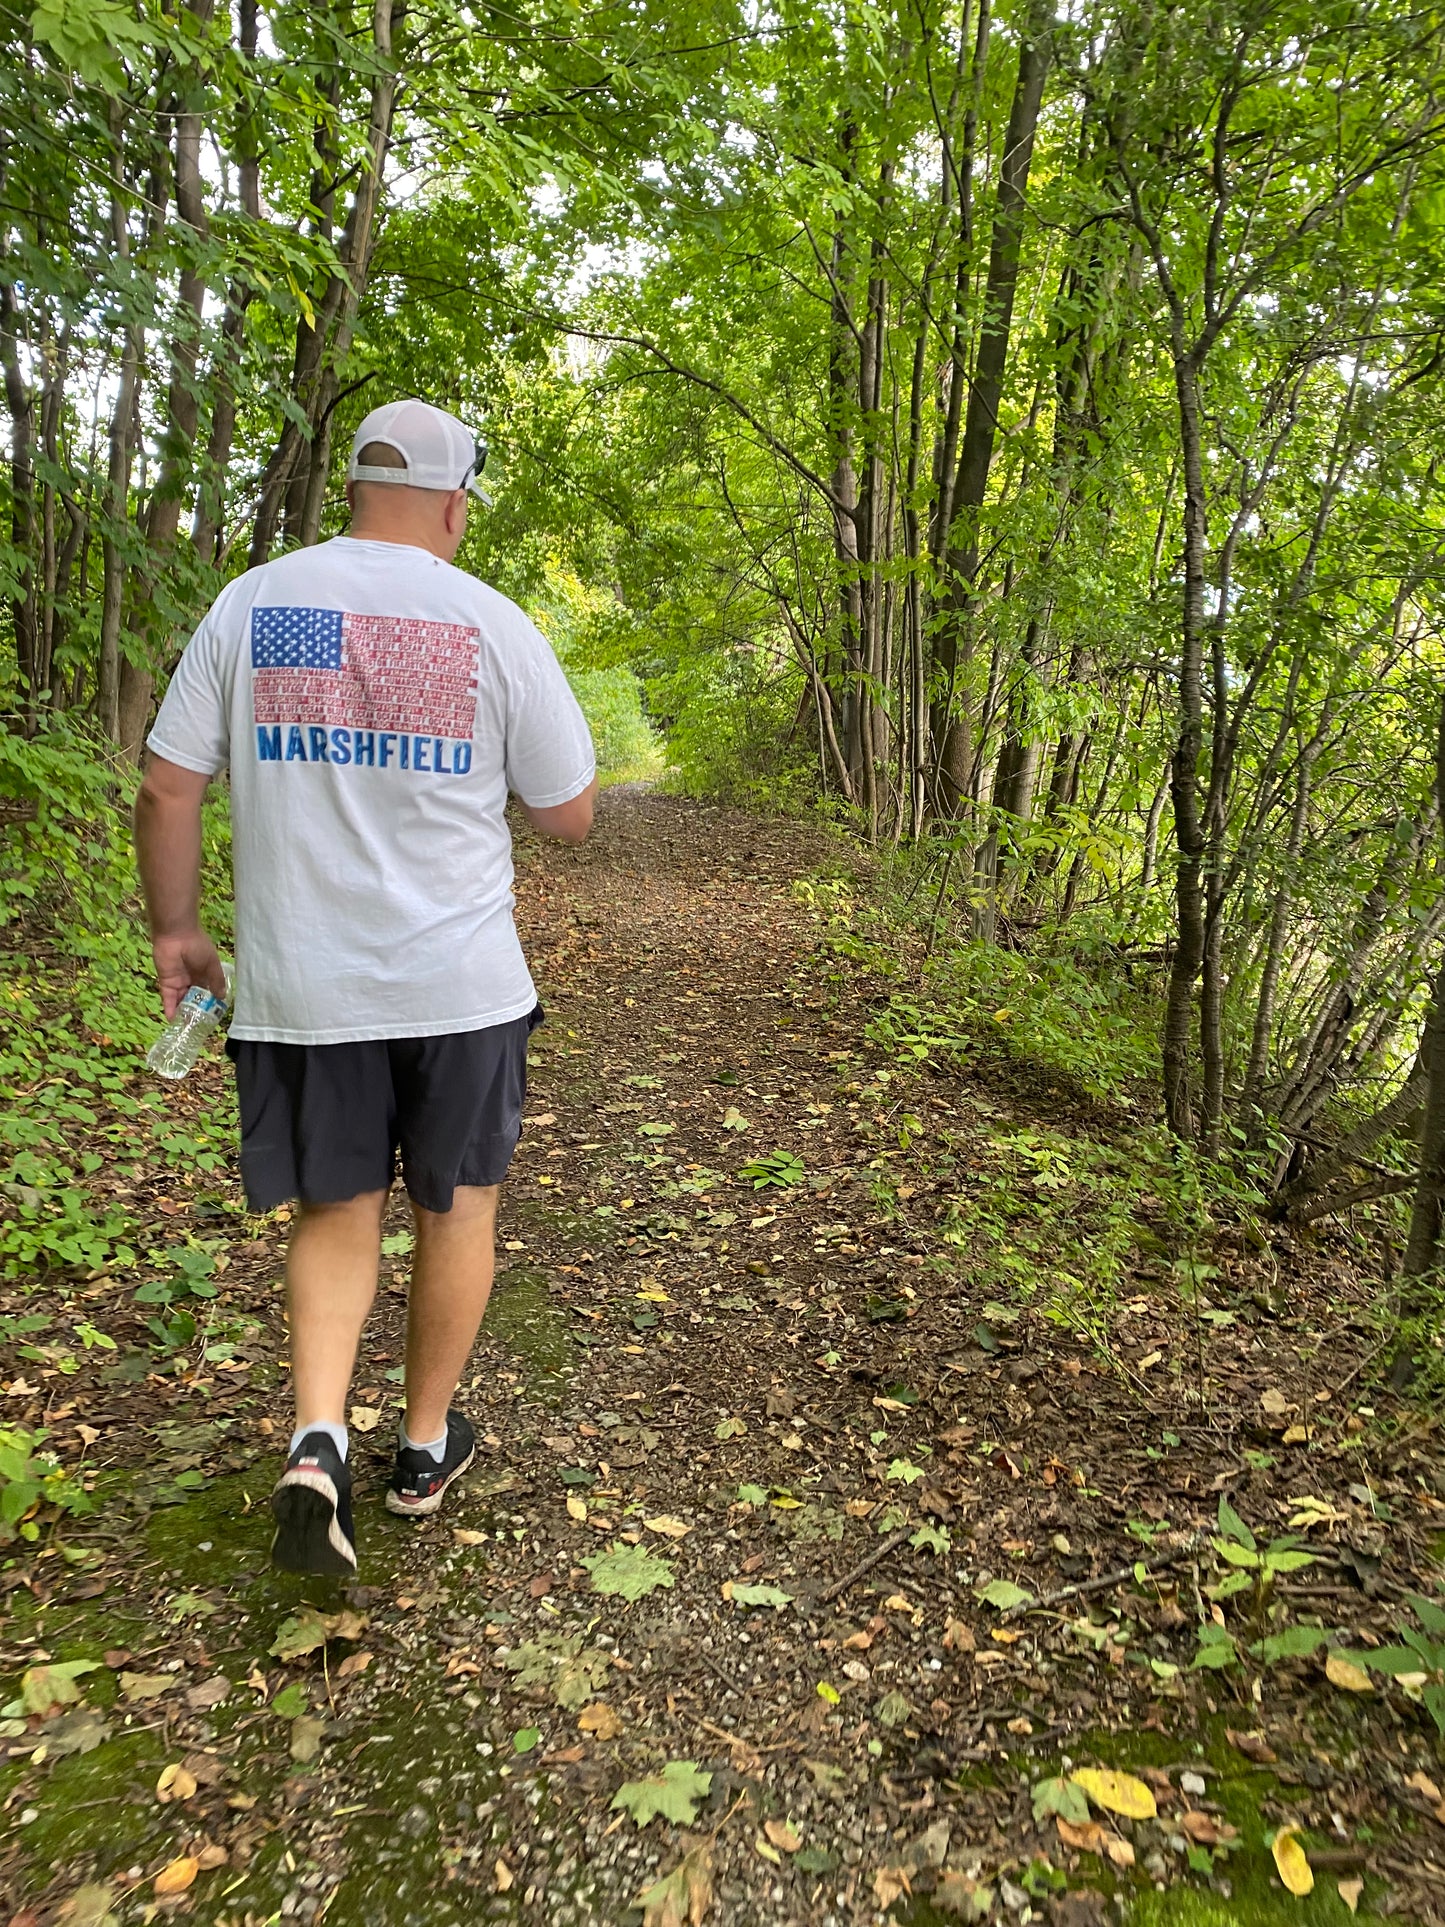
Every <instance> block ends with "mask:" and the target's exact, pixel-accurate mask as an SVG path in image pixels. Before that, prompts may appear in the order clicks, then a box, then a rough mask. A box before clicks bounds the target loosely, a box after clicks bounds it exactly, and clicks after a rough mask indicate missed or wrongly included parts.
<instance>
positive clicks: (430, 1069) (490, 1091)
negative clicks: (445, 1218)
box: [226, 1004, 542, 1211]
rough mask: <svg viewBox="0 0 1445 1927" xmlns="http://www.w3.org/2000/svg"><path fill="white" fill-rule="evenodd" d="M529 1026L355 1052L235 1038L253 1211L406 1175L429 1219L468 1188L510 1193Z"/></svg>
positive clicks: (392, 1041) (332, 1197) (388, 1040)
mask: <svg viewBox="0 0 1445 1927" xmlns="http://www.w3.org/2000/svg"><path fill="white" fill-rule="evenodd" d="M541 1022H542V1007H541V1005H540V1004H539V1005H538V1006H537V1007H536V1009H535V1010H533V1011H532V1013H531V1015H530V1016H527V1017H517V1018H514V1019H513V1020H512V1022H511V1023H509V1024H495V1025H492V1026H491V1027H490V1028H488V1029H486V1030H464V1031H455V1032H453V1033H452V1034H451V1035H449V1036H446V1037H385V1038H377V1039H374V1040H369V1041H367V1042H364V1043H353V1044H273V1043H256V1042H251V1041H248V1040H244V1039H235V1038H233V1039H231V1040H230V1041H229V1042H228V1043H227V1045H226V1053H227V1055H228V1056H229V1057H230V1058H231V1059H232V1061H233V1062H234V1064H235V1066H236V1087H237V1092H238V1095H239V1098H240V1105H241V1181H242V1183H243V1184H244V1185H245V1187H246V1202H247V1203H248V1204H249V1205H250V1207H251V1209H252V1210H253V1211H270V1210H272V1209H274V1207H275V1206H276V1205H278V1204H284V1203H286V1201H287V1200H288V1199H291V1198H299V1199H300V1200H301V1202H302V1203H303V1204H340V1203H342V1202H343V1201H344V1200H345V1199H347V1198H354V1197H357V1196H359V1195H360V1194H361V1193H362V1192H364V1191H385V1190H386V1189H387V1188H388V1186H389V1185H390V1184H391V1182H392V1180H393V1179H394V1178H395V1176H396V1167H397V1159H398V1155H399V1156H400V1160H401V1175H402V1181H403V1183H404V1184H405V1185H406V1189H407V1194H408V1196H409V1197H410V1198H411V1199H412V1201H413V1203H415V1204H419V1205H420V1206H421V1207H422V1209H423V1210H424V1211H450V1210H451V1208H452V1192H453V1191H454V1190H455V1188H456V1186H457V1185H459V1184H471V1185H489V1184H500V1183H501V1182H502V1179H503V1178H504V1177H505V1176H506V1175H507V1167H508V1165H509V1164H510V1163H511V1161H512V1153H513V1152H514V1151H515V1150H516V1148H517V1139H518V1138H519V1137H520V1136H521V1134H522V1107H523V1105H524V1103H525V1101H526V1096H527V1038H528V1036H529V1034H530V1033H531V1032H532V1031H533V1030H534V1029H535V1028H536V1027H537V1025H538V1024H540V1023H541Z"/></svg>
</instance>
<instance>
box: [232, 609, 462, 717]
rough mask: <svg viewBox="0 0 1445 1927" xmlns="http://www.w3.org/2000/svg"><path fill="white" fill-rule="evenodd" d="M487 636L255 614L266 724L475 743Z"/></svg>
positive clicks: (447, 626)
mask: <svg viewBox="0 0 1445 1927" xmlns="http://www.w3.org/2000/svg"><path fill="white" fill-rule="evenodd" d="M480 636H481V632H480V630H477V629H472V628H468V627H466V626H465V625H463V624H461V623H453V622H419V621H416V620H415V619H413V618H412V617H410V616H357V615H350V614H348V613H347V612H346V611H344V610H341V609H300V608H277V609H253V610H252V611H251V670H252V692H253V702H254V706H255V719H256V722H257V725H258V726H259V725H263V724H264V725H274V724H277V723H281V724H308V725H309V724H316V725H320V726H323V727H325V728H328V729H329V728H331V727H333V726H336V727H339V728H342V729H350V730H390V731H395V732H397V733H398V734H403V733H404V734H410V735H418V736H430V737H448V738H451V739H453V740H456V739H463V740H467V741H470V739H471V736H472V732H473V729H474V727H475V723H476V711H477V651H478V645H479V641H480Z"/></svg>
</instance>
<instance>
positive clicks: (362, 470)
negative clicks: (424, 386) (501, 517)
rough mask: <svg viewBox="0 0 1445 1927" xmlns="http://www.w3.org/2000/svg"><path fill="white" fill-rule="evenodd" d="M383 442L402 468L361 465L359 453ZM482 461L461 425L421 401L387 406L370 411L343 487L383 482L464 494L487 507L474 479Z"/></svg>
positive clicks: (483, 451)
mask: <svg viewBox="0 0 1445 1927" xmlns="http://www.w3.org/2000/svg"><path fill="white" fill-rule="evenodd" d="M372 442H384V443H385V444H386V446H387V447H388V448H394V449H395V450H396V452H397V454H398V455H400V457H401V459H402V462H403V464H404V466H403V467H401V468H382V467H380V466H377V465H375V464H371V463H367V462H363V461H362V460H361V459H360V456H361V451H362V449H363V448H366V447H368V446H369V444H370V443H372ZM486 459H487V444H486V443H485V442H484V441H483V440H482V439H481V437H480V436H477V435H474V434H473V433H472V431H471V429H469V428H468V427H467V426H466V424H465V423H463V422H459V421H458V420H457V418H456V416H455V415H449V414H447V412H446V410H445V409H442V408H433V407H432V405H431V403H430V402H426V401H414V400H413V401H391V402H388V403H387V404H386V406H385V407H384V408H373V409H372V411H371V413H370V414H369V415H368V416H367V417H366V419H365V421H363V422H362V424H361V426H360V428H358V429H357V431H356V434H355V436H354V438H353V440H352V443H351V461H350V463H349V465H348V467H347V470H346V479H347V481H348V482H387V483H390V484H392V485H393V486H396V487H400V488H435V489H453V488H464V489H469V490H470V491H471V493H472V494H473V495H476V496H479V497H480V498H481V500H482V501H484V502H486V503H490V502H491V499H492V498H491V496H490V495H489V494H488V493H487V491H486V490H485V489H484V488H483V487H482V485H481V483H480V481H478V479H477V478H478V476H479V475H480V473H481V471H482V468H483V466H484V465H485V463H486Z"/></svg>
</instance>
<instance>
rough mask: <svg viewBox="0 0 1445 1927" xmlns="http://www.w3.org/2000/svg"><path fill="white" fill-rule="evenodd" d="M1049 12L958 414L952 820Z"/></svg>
mask: <svg viewBox="0 0 1445 1927" xmlns="http://www.w3.org/2000/svg"><path fill="white" fill-rule="evenodd" d="M1051 18H1052V15H1051V12H1050V10H1049V9H1048V8H1047V7H1046V6H1044V5H1042V4H1040V0H1035V3H1034V5H1033V6H1032V7H1031V9H1030V13H1029V18H1028V21H1027V24H1026V26H1025V29H1024V37H1023V41H1022V43H1021V45H1020V47H1019V64H1018V75H1017V79H1016V82H1015V85H1014V96H1013V104H1012V107H1011V109H1010V112H1009V120H1008V132H1007V134H1006V135H1005V138H1004V152H1003V158H1002V160H1001V162H1000V164H999V181H998V198H997V203H996V208H995V213H994V223H993V240H992V247H991V251H990V254H989V264H988V281H987V284H986V287H985V290H984V303H983V320H982V323H981V326H980V328H979V336H978V353H977V355H976V356H975V358H974V366H973V380H972V383H971V385H970V387H969V391H968V408H967V411H966V413H965V416H964V426H963V444H962V447H961V448H960V450H959V456H958V467H957V471H956V474H955V476H954V478H953V486H952V489H951V491H950V495H951V512H950V518H949V523H948V527H947V549H946V555H945V564H944V574H945V579H946V581H947V584H948V589H947V595H946V599H945V610H946V614H945V617H944V620H943V622H942V626H941V628H940V631H939V636H938V642H937V655H936V661H937V669H938V672H939V676H940V679H941V682H942V689H941V691H940V693H939V695H938V697H937V700H936V701H935V704H934V711H933V718H932V724H933V739H934V743H935V745H937V746H939V750H938V776H939V786H938V787H939V800H940V803H941V805H942V807H943V808H944V809H945V810H946V811H947V812H948V814H950V815H954V814H956V813H957V810H958V806H959V804H960V802H961V801H962V800H963V798H964V796H965V795H966V793H967V790H968V787H969V778H970V773H971V767H972V762H973V745H972V740H971V733H970V725H969V717H968V714H967V708H966V702H967V692H966V690H964V689H963V687H962V684H963V683H964V681H966V678H967V673H968V667H969V661H970V658H971V655H972V650H973V625H974V621H975V618H976V607H975V596H974V590H975V583H976V577H977V575H978V566H979V521H980V516H981V513H982V509H983V504H984V499H985V496H986V495H987V492H988V477H989V469H990V467H991V466H992V462H993V449H994V442H995V440H996V438H997V435H998V411H999V404H1000V402H1001V401H1002V399H1003V384H1004V374H1005V371H1006V368H1007V364H1008V351H1009V339H1010V336H1011V333H1012V329H1013V307H1014V295H1015V293H1016V291H1017V288H1018V277H1019V255H1020V252H1021V248H1022V243H1023V228H1024V213H1025V208H1026V196H1027V192H1028V183H1029V168H1030V165H1031V163H1032V160H1033V151H1034V136H1035V134H1036V133H1037V130H1038V123H1039V112H1040V109H1041V108H1042V106H1043V98H1044V82H1045V80H1046V79H1047V77H1048V71H1049V59H1050V53H1051V47H1050V42H1049V25H1050V21H1051Z"/></svg>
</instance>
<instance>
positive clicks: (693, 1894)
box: [636, 1841, 712, 1927]
mask: <svg viewBox="0 0 1445 1927" xmlns="http://www.w3.org/2000/svg"><path fill="white" fill-rule="evenodd" d="M636 1904H637V1905H638V1906H639V1907H640V1908H641V1909H642V1927H701V1923H702V1921H703V1920H705V1919H706V1917H707V1913H708V1909H709V1908H710V1907H711V1906H712V1846H711V1844H710V1843H709V1842H708V1841H703V1842H702V1843H701V1844H700V1845H698V1846H696V1847H693V1848H691V1849H689V1851H688V1852H687V1853H686V1854H684V1856H683V1858H682V1859H681V1860H680V1861H679V1863H678V1864H677V1866H675V1867H674V1868H673V1869H672V1872H671V1873H667V1874H664V1875H663V1876H662V1878H661V1879H660V1880H655V1881H654V1882H653V1884H652V1885H651V1886H650V1887H647V1888H645V1889H644V1890H643V1892H642V1893H640V1894H639V1895H638V1897H637V1903H636Z"/></svg>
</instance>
